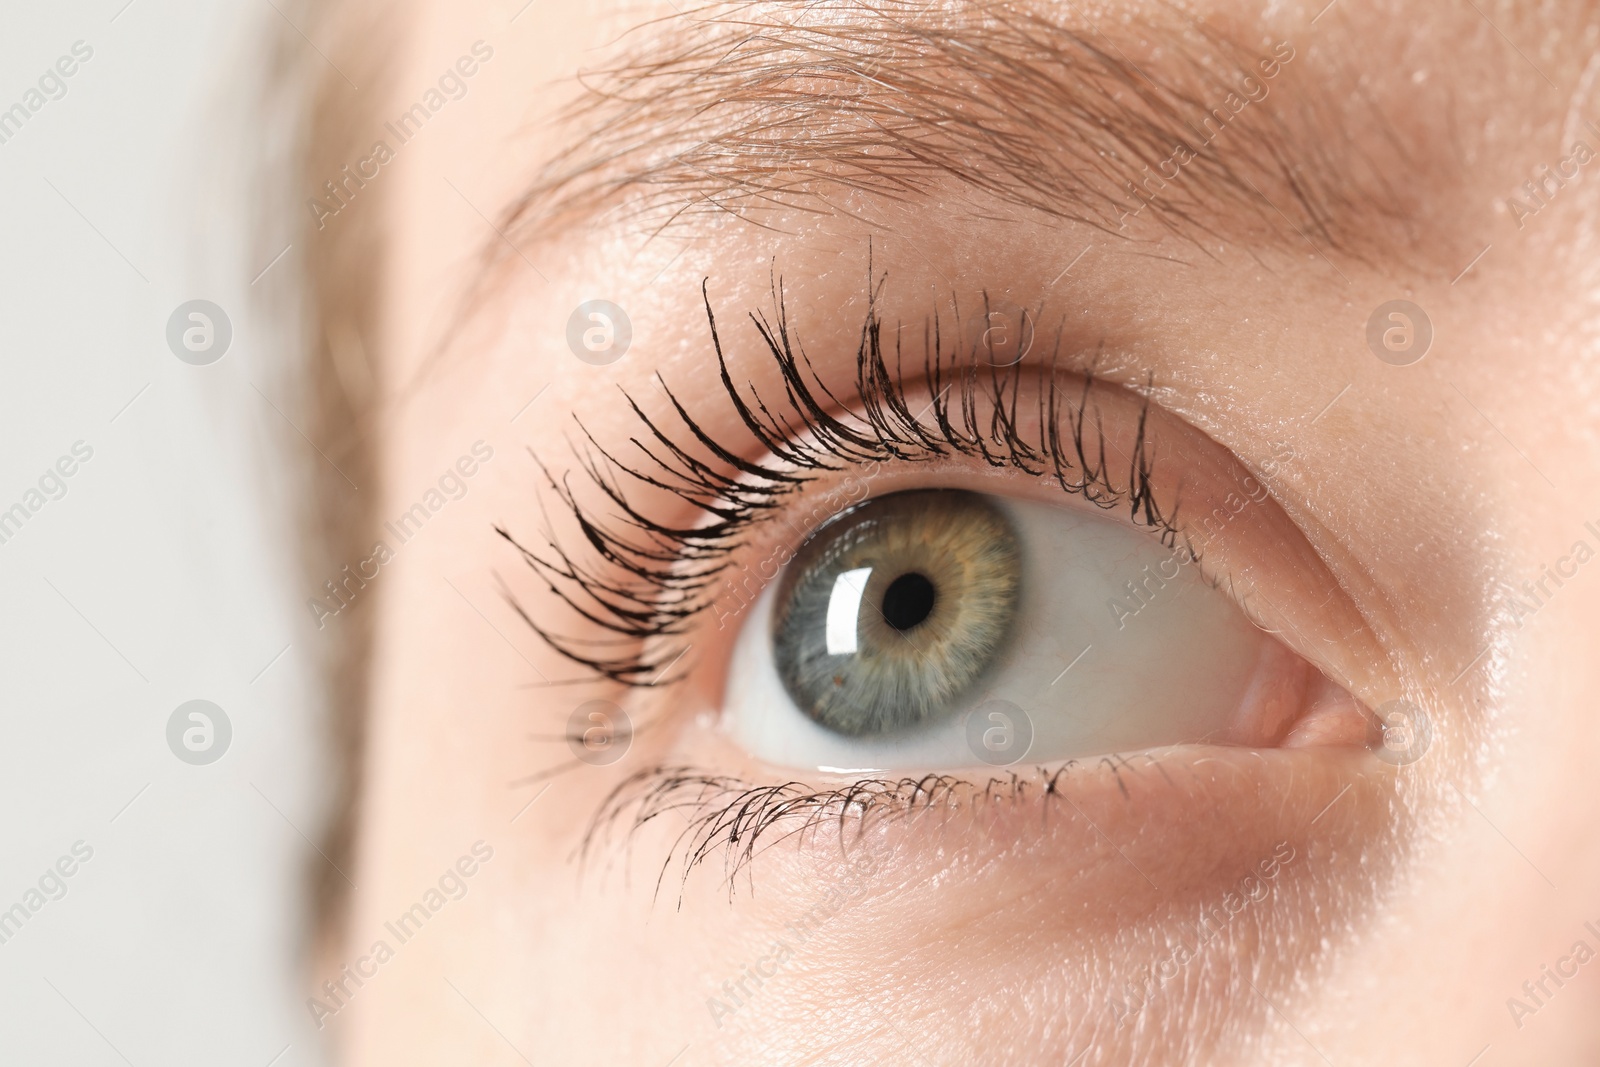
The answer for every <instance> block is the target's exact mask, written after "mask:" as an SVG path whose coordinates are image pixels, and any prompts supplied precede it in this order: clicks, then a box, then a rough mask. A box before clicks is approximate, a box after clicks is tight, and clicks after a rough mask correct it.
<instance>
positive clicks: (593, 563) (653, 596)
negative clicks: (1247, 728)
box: [495, 279, 1177, 687]
mask: <svg viewBox="0 0 1600 1067" xmlns="http://www.w3.org/2000/svg"><path fill="white" fill-rule="evenodd" d="M882 281H883V280H882V279H880V281H879V283H878V284H877V285H876V286H869V290H868V294H867V296H868V307H867V314H866V318H865V320H864V322H863V324H862V327H861V334H860V340H859V343H858V347H857V353H856V374H855V383H854V393H855V395H854V396H853V397H851V398H849V399H850V401H851V402H850V403H845V402H841V399H840V398H839V397H838V396H836V395H835V394H834V393H833V392H832V391H830V390H829V389H828V387H827V385H826V384H825V383H824V382H823V381H822V379H821V377H820V376H819V375H818V373H817V371H816V369H815V367H814V366H813V365H812V362H811V359H810V357H809V356H808V355H807V354H806V352H805V350H804V348H803V346H802V345H801V344H800V342H799V340H798V338H797V337H796V336H795V334H794V332H793V330H792V328H791V325H790V322H789V318H788V314H787V310H786V308H785V305H784V299H783V284H782V280H781V279H778V280H776V281H775V282H774V284H773V293H772V314H771V317H770V318H769V316H768V315H767V314H766V313H764V312H751V313H750V316H749V317H750V321H751V323H752V324H753V325H754V327H755V329H756V330H757V332H758V334H759V336H760V338H761V341H762V344H763V346H764V348H765V352H766V354H767V355H768V356H769V357H770V358H771V359H772V360H773V362H774V364H775V365H776V367H777V369H778V371H779V373H780V375H781V378H782V381H783V388H784V396H783V399H782V401H781V402H780V403H775V404H774V405H772V406H769V404H768V402H767V400H766V399H764V398H763V397H762V396H760V394H759V393H758V392H757V391H756V389H755V387H754V385H753V384H750V383H748V382H747V383H746V385H745V386H744V387H743V388H741V387H740V386H739V385H737V384H736V383H735V381H734V379H733V375H732V372H731V371H730V369H729V366H728V360H727V358H726V355H725V354H724V351H723V345H722V337H721V335H720V333H719V332H718V329H717V321H716V314H715V311H714V310H713V308H712V305H711V297H710V293H709V283H708V282H702V284H701V298H702V301H703V303H704V306H705V313H706V321H707V325H708V327H709V330H710V336H711V343H712V347H713V349H714V350H715V353H716V360H717V368H718V373H719V379H720V381H721V385H722V389H723V392H724V393H725V394H726V396H727V398H728V400H729V401H730V402H731V403H732V405H733V407H734V410H735V411H736V412H737V413H738V416H739V419H740V422H741V424H742V426H743V429H744V431H745V433H746V434H747V436H748V440H747V441H746V442H742V444H745V445H750V444H753V445H754V446H756V448H758V449H761V450H764V451H765V452H766V453H767V458H765V459H762V460H751V459H748V458H746V454H745V453H744V452H743V451H742V450H741V448H740V447H739V446H730V445H727V444H724V443H722V442H719V441H717V440H715V439H713V438H712V437H711V436H710V434H708V433H707V432H706V430H705V429H704V428H702V426H701V425H700V423H699V422H698V421H697V420H696V419H695V418H694V417H693V416H692V415H691V414H690V413H689V411H688V409H687V408H686V407H685V406H684V404H683V403H682V402H681V401H680V400H679V399H678V396H677V395H676V394H675V393H674V392H673V391H672V390H671V389H670V388H668V387H667V386H666V385H665V383H661V388H662V391H663V392H664V393H665V395H666V397H667V399H668V401H669V402H670V404H671V406H672V410H673V412H674V415H675V417H676V421H677V423H678V424H679V425H676V426H670V425H664V424H663V422H662V421H661V420H658V419H655V418H652V417H651V416H650V415H647V414H646V413H645V412H644V410H643V409H642V408H641V407H640V406H639V404H638V403H637V402H636V401H635V400H634V399H633V398H632V397H631V396H629V395H628V394H627V392H626V391H624V392H623V398H624V400H625V402H626V403H627V404H628V406H629V408H630V409H631V410H632V411H633V412H634V414H635V415H636V416H637V417H638V419H639V421H640V424H641V425H642V426H643V428H644V430H645V431H646V432H645V434H643V435H641V436H635V437H630V438H629V443H630V444H631V445H633V446H634V448H635V449H636V450H637V452H638V453H639V457H640V458H639V460H636V461H634V462H628V461H624V460H623V459H621V458H619V457H618V456H617V455H616V454H615V452H613V451H612V450H610V449H608V448H606V447H605V446H603V445H601V444H600V443H599V441H597V440H596V439H595V437H594V435H593V434H591V433H590V432H589V431H588V429H587V428H586V427H584V426H583V423H582V420H581V419H579V418H577V417H576V416H574V419H575V421H577V423H578V426H579V429H580V431H581V432H582V435H583V438H584V441H585V442H586V444H585V446H584V447H582V448H580V449H579V468H580V470H581V473H582V476H583V477H584V478H586V479H588V481H589V482H590V483H591V485H592V487H593V488H595V489H598V490H599V492H600V493H601V494H602V495H603V496H604V497H605V499H606V500H608V501H609V502H610V504H611V505H612V506H614V508H615V514H614V515H609V516H608V515H602V514H600V513H598V512H596V511H594V510H592V509H591V508H590V507H588V506H586V505H585V504H583V503H581V502H580V501H579V499H578V495H577V494H576V493H575V492H574V491H573V489H572V487H571V486H570V485H569V484H568V482H567V481H566V479H565V478H561V479H558V478H557V477H555V476H554V474H552V473H551V471H550V470H549V468H548V467H547V466H545V465H544V464H543V463H542V462H540V461H539V460H538V457H537V456H535V457H534V458H535V461H536V462H539V463H540V468H541V470H542V471H543V472H544V475H545V478H546V480H547V482H548V484H549V486H550V488H551V490H552V491H553V492H554V493H555V494H556V496H557V497H558V498H559V499H560V500H561V502H562V503H563V504H564V505H565V506H566V507H567V509H568V510H570V511H571V513H572V515H573V518H574V519H575V521H576V523H577V525H578V528H579V531H580V532H581V534H582V547H581V548H568V547H566V546H564V545H562V544H561V543H560V542H559V541H558V539H557V537H556V536H555V534H554V532H553V531H551V532H548V533H547V534H546V535H545V538H544V544H543V546H542V547H541V548H538V549H535V548H530V547H528V546H526V545H524V544H523V543H521V542H520V541H518V540H517V539H516V538H515V537H513V536H512V535H511V534H510V533H509V532H508V531H506V530H505V529H504V528H502V527H498V526H497V527H496V528H495V529H496V532H497V533H499V534H500V536H501V537H503V538H505V539H506V541H508V542H509V543H511V544H512V545H513V546H514V547H515V548H516V549H517V551H518V552H519V553H520V554H521V556H522V558H523V560H524V561H525V562H526V563H527V565H528V566H529V567H530V568H531V569H532V570H533V571H534V572H535V573H536V574H537V575H538V576H539V578H540V579H541V581H543V583H544V584H545V585H546V586H547V587H548V588H549V589H550V591H551V592H552V593H553V594H554V595H556V596H557V597H559V598H560V599H561V601H562V602H563V603H565V604H566V605H567V607H568V608H570V609H571V610H572V611H573V612H575V613H576V614H577V615H578V616H579V617H580V618H582V619H583V620H586V621H587V622H588V623H590V624H592V625H593V626H596V627H599V628H600V629H602V630H604V631H606V632H607V633H608V634H609V635H610V636H609V637H605V638H601V639H598V640H596V639H593V638H589V639H585V638H579V637H575V636H571V635H568V634H563V633H560V632H558V631H557V630H556V629H554V628H552V627H550V626H547V625H545V624H542V623H540V622H537V621H535V620H534V619H533V618H532V617H531V616H530V615H529V614H528V613H527V612H526V611H525V610H523V609H522V608H521V607H520V606H519V605H517V604H516V603H515V601H513V602H512V607H513V608H514V609H515V610H516V611H517V613H518V615H519V616H521V618H522V619H523V621H524V622H525V623H526V624H527V625H528V627H529V628H530V629H532V630H533V631H534V632H535V633H536V634H537V635H538V636H539V637H540V639H541V640H543V641H544V642H545V643H546V644H547V645H549V646H550V647H551V648H552V649H554V650H555V651H556V652H557V653H559V654H560V655H561V656H563V657H565V658H566V659H568V660H569V661H571V662H573V663H576V664H578V665H579V666H581V667H583V668H585V669H586V670H587V671H590V672H592V673H593V674H594V675H596V676H598V677H600V678H604V679H607V680H609V681H612V682H615V683H618V684H621V685H626V686H638V687H642V686H650V685H656V684H667V683H670V682H672V681H675V680H677V679H678V678H681V677H682V676H683V673H682V671H681V670H680V671H679V672H678V673H677V674H675V675H672V676H671V677H663V676H664V675H665V674H667V672H670V671H671V670H672V669H673V667H674V666H675V665H678V664H679V661H681V660H682V659H683V658H684V655H685V652H686V650H687V648H688V644H687V642H686V641H671V640H662V639H663V638H674V637H676V638H682V637H684V635H685V634H687V633H688V632H689V631H690V630H691V629H692V628H693V626H694V625H695V623H696V621H697V619H698V618H699V617H700V616H701V615H703V614H704V613H705V612H707V611H708V610H709V609H710V608H711V607H712V605H713V604H714V603H715V601H716V599H717V596H718V583H719V581H720V580H721V579H722V577H723V576H724V574H725V573H726V572H727V571H728V569H729V567H730V566H731V563H730V556H731V555H732V554H733V553H734V552H735V551H736V550H737V549H738V548H739V547H740V546H741V545H742V544H743V543H744V541H745V538H746V537H747V536H748V535H749V533H750V531H751V530H752V529H753V528H754V527H755V526H757V525H758V524H760V523H762V522H764V521H767V520H769V519H771V518H773V517H774V516H775V515H777V514H779V513H780V511H781V510H782V509H784V508H785V507H786V506H787V504H788V501H789V500H790V499H791V498H792V497H794V496H796V495H797V494H799V493H800V492H801V491H803V490H804V489H805V487H806V486H807V484H808V483H810V482H812V481H813V480H815V479H817V478H819V477H822V476H824V475H826V474H829V473H832V472H838V471H842V470H846V469H849V468H852V467H858V466H863V465H867V464H883V463H905V464H915V463H926V462H932V461H936V460H940V459H948V458H951V457H963V458H967V459H974V460H980V461H982V462H983V463H985V464H987V465H988V466H990V467H996V468H1009V469H1012V470H1017V471H1021V472H1023V473H1025V474H1029V475H1034V476H1037V477H1041V478H1048V479H1050V480H1052V481H1054V482H1056V483H1057V484H1059V485H1060V486H1061V488H1062V489H1063V490H1065V491H1066V492H1067V493H1069V494H1073V495H1076V496H1080V497H1082V498H1083V499H1085V500H1087V501H1089V502H1090V503H1093V504H1095V505H1097V506H1099V507H1101V508H1106V509H1110V508H1114V507H1117V506H1119V505H1122V504H1126V505H1127V506H1128V509H1129V514H1130V517H1131V519H1132V521H1133V522H1134V523H1135V524H1137V525H1141V526H1145V527H1148V528H1151V529H1154V530H1157V531H1159V534H1160V536H1161V539H1162V541H1163V542H1164V543H1167V544H1173V543H1175V541H1176V538H1177V528H1176V526H1175V524H1174V521H1173V516H1171V515H1168V514H1165V513H1164V512H1163V511H1162V509H1161V508H1160V506H1159V505H1158V504H1157V502H1156V499H1155V495H1154V491H1153V488H1152V477H1151V475H1152V471H1151V461H1150V458H1149V456H1148V453H1147V451H1146V448H1145V443H1146V439H1145V434H1146V426H1145V423H1146V416H1147V414H1148V402H1146V403H1145V405H1144V406H1143V407H1141V409H1140V412H1139V418H1138V424H1137V427H1136V432H1135V435H1134V439H1133V445H1132V448H1131V450H1130V452H1129V453H1128V454H1127V456H1126V466H1127V476H1126V481H1125V483H1121V484H1119V480H1118V478H1117V477H1115V476H1113V474H1112V470H1113V464H1112V462H1111V460H1110V459H1109V457H1108V447H1109V446H1108V442H1107V440H1106V436H1105V431H1104V429H1103V427H1102V425H1101V423H1100V419H1099V414H1098V411H1097V410H1096V409H1095V408H1094V405H1093V404H1092V403H1091V396H1092V394H1093V392H1094V390H1095V388H1096V380H1095V378H1094V376H1093V374H1092V373H1084V374H1082V375H1081V376H1080V381H1081V384H1075V383H1071V382H1069V381H1067V380H1064V379H1062V378H1060V377H1058V376H1057V374H1056V373H1055V371H1056V357H1055V356H1052V357H1051V359H1050V361H1049V363H1048V365H1047V366H1045V367H1044V368H1033V367H1029V368H1023V367H1020V366H1016V365H1012V366H999V365H995V364H993V363H990V362H987V361H985V360H984V359H982V358H981V355H980V349H979V346H977V345H967V346H961V345H959V344H957V343H953V342H951V340H950V333H949V331H946V330H945V329H944V328H943V323H942V322H941V319H940V317H939V315H937V314H934V315H932V316H930V317H929V318H928V319H927V320H925V322H924V328H923V356H922V360H921V364H922V366H921V372H922V373H921V375H920V376H919V377H917V378H915V379H913V380H912V381H910V382H908V381H907V379H906V378H905V377H904V375H903V373H902V366H903V360H902V356H903V352H902V343H903V342H902V338H903V333H904V331H903V330H898V329H897V330H891V331H890V332H891V333H892V334H893V337H894V343H893V367H892V369H891V366H890V363H891V361H890V358H889V353H888V352H886V350H885V347H884V334H885V330H884V323H883V319H882V317H881V316H880V314H879V312H878V309H877V297H878V295H879V292H880V291H881V288H882ZM958 325H959V320H958ZM956 332H957V334H959V330H957V331H956ZM1058 344H1059V340H1058ZM1025 377H1028V378H1035V377H1037V379H1038V380H1039V381H1041V382H1042V385H1043V388H1042V389H1041V390H1040V392H1039V397H1038V405H1039V411H1038V415H1039V426H1040V429H1039V431H1038V435H1037V436H1038V439H1037V440H1034V439H1030V438H1029V437H1028V436H1025V435H1024V434H1023V432H1022V430H1021V427H1020V425H1019V422H1018V410H1019V398H1020V396H1021V387H1022V384H1023V380H1024V378H1025ZM912 384H915V385H921V386H922V387H924V388H925V389H926V390H927V392H928V394H929V395H930V396H931V398H932V399H931V400H930V401H929V402H928V403H927V404H926V405H925V406H923V407H922V408H921V410H920V411H916V412H914V411H913V410H912V406H911V403H910V401H909V398H908V395H907V394H908V390H907V386H908V385H912ZM853 408H854V409H858V410H859V412H860V413H859V414H856V413H855V411H854V410H852V409H853ZM1118 466H1120V464H1118ZM630 483H631V484H632V485H634V486H635V487H648V488H654V489H661V490H666V491H668V492H670V493H672V494H673V495H674V496H676V497H678V498H679V499H680V500H682V501H684V502H685V503H687V504H688V505H690V509H691V513H692V514H693V516H694V521H689V522H687V523H686V524H676V523H671V522H663V521H660V520H659V519H657V518H655V517H653V516H652V515H650V514H648V513H646V511H645V510H644V509H643V508H641V507H639V506H636V505H635V504H634V503H632V502H630V500H629V494H628V492H627V490H626V487H627V486H628V485H629V484H630ZM618 648H620V649H621V651H615V652H614V651H612V650H613V649H618Z"/></svg>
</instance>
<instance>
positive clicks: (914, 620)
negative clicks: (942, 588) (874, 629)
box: [883, 573, 935, 631]
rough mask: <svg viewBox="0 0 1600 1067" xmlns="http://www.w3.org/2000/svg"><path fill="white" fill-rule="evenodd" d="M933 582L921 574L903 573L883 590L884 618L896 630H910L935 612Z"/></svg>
mask: <svg viewBox="0 0 1600 1067" xmlns="http://www.w3.org/2000/svg"><path fill="white" fill-rule="evenodd" d="M934 596H935V590H934V588H933V583H932V582H930V581H928V579H927V578H925V577H923V576H922V575H920V574H915V573H913V574H902V575H901V576H900V577H898V578H896V579H895V580H894V581H892V582H890V583H889V588H887V589H885V590H884V591H883V618H884V621H885V622H887V623H888V624H889V625H890V626H893V627H894V628H895V629H896V630H901V631H905V630H909V629H911V628H912V627H913V626H917V625H919V624H920V623H921V622H922V621H923V620H924V619H926V618H927V617H928V616H929V615H930V614H932V612H933V600H934Z"/></svg>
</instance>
